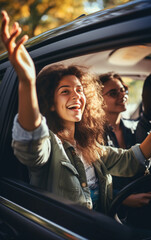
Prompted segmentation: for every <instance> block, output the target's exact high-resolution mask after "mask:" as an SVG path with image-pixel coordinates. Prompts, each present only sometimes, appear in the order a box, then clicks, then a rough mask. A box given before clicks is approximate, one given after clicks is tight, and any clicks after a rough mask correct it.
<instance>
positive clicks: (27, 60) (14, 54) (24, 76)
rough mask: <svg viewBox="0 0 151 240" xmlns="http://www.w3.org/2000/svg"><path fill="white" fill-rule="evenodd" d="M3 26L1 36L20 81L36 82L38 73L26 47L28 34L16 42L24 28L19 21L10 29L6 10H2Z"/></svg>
mask: <svg viewBox="0 0 151 240" xmlns="http://www.w3.org/2000/svg"><path fill="white" fill-rule="evenodd" d="M1 14H2V27H1V38H2V41H3V43H4V45H5V47H6V49H7V51H8V56H9V60H10V62H11V64H12V65H13V66H14V68H15V70H16V72H17V75H18V77H19V80H20V81H25V82H26V83H30V84H35V80H36V74H35V66H34V63H33V61H32V59H31V57H30V55H29V53H28V52H27V50H26V49H25V47H24V45H23V44H24V43H25V41H27V40H28V36H27V35H25V36H23V37H22V38H21V39H20V40H19V41H17V42H16V38H17V37H18V36H19V35H20V33H21V31H22V29H21V27H20V26H19V24H18V23H17V22H15V23H14V24H13V27H12V29H11V31H9V17H8V14H7V12H6V11H2V12H1Z"/></svg>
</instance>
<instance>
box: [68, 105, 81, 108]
mask: <svg viewBox="0 0 151 240" xmlns="http://www.w3.org/2000/svg"><path fill="white" fill-rule="evenodd" d="M67 108H68V109H71V108H77V109H80V105H70V106H68V107H67Z"/></svg>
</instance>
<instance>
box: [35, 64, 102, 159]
mask: <svg viewBox="0 0 151 240" xmlns="http://www.w3.org/2000/svg"><path fill="white" fill-rule="evenodd" d="M67 75H75V76H76V77H77V78H78V79H79V81H80V82H81V84H82V86H83V90H84V94H85V96H86V106H85V110H84V113H83V116H82V119H81V121H80V122H76V123H75V136H74V137H75V140H76V143H77V148H78V149H79V150H80V151H82V154H83V156H84V158H85V159H86V160H87V161H88V162H93V161H95V160H96V159H98V157H99V156H101V155H102V154H103V148H102V147H101V145H103V144H104V141H103V133H104V122H105V112H104V110H103V98H102V96H101V95H100V92H101V91H100V84H98V79H97V77H96V76H95V75H93V74H90V73H88V69H87V68H85V67H82V66H77V65H71V66H68V67H65V66H64V65H62V64H55V65H47V66H45V67H44V68H43V69H42V70H41V71H40V72H39V74H38V76H37V94H38V101H39V107H40V111H41V113H42V114H43V115H44V116H45V117H46V119H47V124H48V127H49V128H50V130H52V131H53V132H54V133H55V134H57V135H58V136H59V137H60V135H59V133H60V132H61V131H62V130H64V126H63V123H62V122H63V121H62V119H61V118H60V117H59V116H58V114H57V112H55V111H50V108H51V106H52V105H53V104H54V93H55V89H56V88H57V86H58V85H59V82H60V80H61V79H62V78H63V77H64V76H67ZM61 140H62V141H63V140H65V139H61ZM98 154H99V155H98Z"/></svg>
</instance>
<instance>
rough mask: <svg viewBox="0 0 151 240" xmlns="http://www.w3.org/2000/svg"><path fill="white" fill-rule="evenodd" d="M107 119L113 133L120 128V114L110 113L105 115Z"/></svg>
mask: <svg viewBox="0 0 151 240" xmlns="http://www.w3.org/2000/svg"><path fill="white" fill-rule="evenodd" d="M107 118H108V122H109V124H110V125H111V126H112V128H113V129H114V130H115V131H116V130H118V129H119V128H120V120H121V114H110V113H107Z"/></svg>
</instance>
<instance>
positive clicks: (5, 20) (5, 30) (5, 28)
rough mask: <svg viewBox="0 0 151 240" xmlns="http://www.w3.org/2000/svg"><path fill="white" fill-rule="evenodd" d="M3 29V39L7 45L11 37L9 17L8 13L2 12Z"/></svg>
mask: <svg viewBox="0 0 151 240" xmlns="http://www.w3.org/2000/svg"><path fill="white" fill-rule="evenodd" d="M1 14H2V27H1V37H2V40H3V42H4V43H5V42H6V41H7V39H8V38H9V37H10V34H9V27H8V26H9V17H8V14H7V12H6V11H2V12H1Z"/></svg>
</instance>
